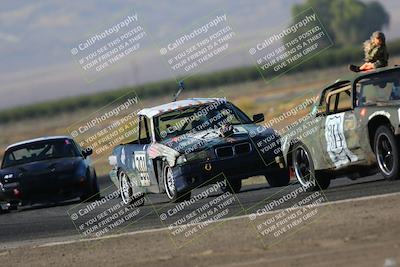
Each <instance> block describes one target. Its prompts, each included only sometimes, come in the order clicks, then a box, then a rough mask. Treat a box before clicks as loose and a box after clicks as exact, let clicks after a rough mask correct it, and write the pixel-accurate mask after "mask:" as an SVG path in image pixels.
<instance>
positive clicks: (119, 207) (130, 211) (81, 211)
mask: <svg viewBox="0 0 400 267" xmlns="http://www.w3.org/2000/svg"><path fill="white" fill-rule="evenodd" d="M132 183H134V182H133V181H132ZM136 188H137V187H136ZM121 193H122V190H120V189H115V187H114V186H109V187H107V188H105V189H104V190H102V191H101V196H102V197H97V198H96V197H93V198H92V199H88V200H86V201H84V202H81V203H79V204H78V205H75V206H74V207H72V208H71V209H69V210H68V212H67V213H68V216H69V217H70V219H71V221H72V223H73V224H74V225H75V228H76V230H77V231H78V232H79V233H80V235H81V237H83V238H94V237H101V236H104V235H107V234H111V233H117V232H119V231H121V230H123V229H124V228H125V227H127V226H128V225H130V224H132V223H135V222H137V221H139V220H140V219H142V218H143V217H145V216H147V215H149V212H148V211H145V210H143V207H142V206H143V204H144V202H145V201H146V199H147V196H146V195H145V194H144V193H143V192H140V191H137V192H135V193H134V194H132V195H131V196H130V198H131V199H130V200H129V203H127V202H126V199H125V201H124V199H122V198H121V197H120V195H121Z"/></svg>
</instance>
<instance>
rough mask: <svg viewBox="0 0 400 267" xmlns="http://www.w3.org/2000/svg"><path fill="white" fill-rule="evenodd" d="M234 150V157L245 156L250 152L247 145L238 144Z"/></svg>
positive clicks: (249, 147)
mask: <svg viewBox="0 0 400 267" xmlns="http://www.w3.org/2000/svg"><path fill="white" fill-rule="evenodd" d="M233 148H234V149H235V154H236V155H243V154H247V153H249V152H250V151H251V146H250V144H249V143H244V144H238V145H235V146H234V147H233Z"/></svg>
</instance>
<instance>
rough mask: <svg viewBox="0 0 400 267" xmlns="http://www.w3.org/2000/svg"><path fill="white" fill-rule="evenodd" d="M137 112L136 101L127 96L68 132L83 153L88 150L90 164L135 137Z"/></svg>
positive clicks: (132, 96) (139, 107)
mask: <svg viewBox="0 0 400 267" xmlns="http://www.w3.org/2000/svg"><path fill="white" fill-rule="evenodd" d="M140 109H141V104H140V100H139V97H138V96H137V94H136V93H135V92H129V93H128V94H125V95H123V96H121V97H119V98H118V99H116V100H114V101H113V102H112V103H110V104H108V105H106V106H105V107H103V108H101V109H99V110H97V111H96V112H94V113H92V114H91V115H89V116H88V117H86V118H85V119H83V120H81V121H78V122H76V123H74V124H73V125H70V126H69V127H68V128H67V132H68V133H69V135H71V136H72V137H73V138H74V140H75V141H76V142H77V143H78V144H79V145H80V146H81V148H82V149H91V150H92V151H93V160H97V159H99V158H100V157H101V156H102V155H105V154H108V153H109V152H110V151H111V149H112V148H113V147H115V146H116V145H119V144H121V143H123V142H125V141H128V140H133V139H135V138H136V137H137V135H138V129H139V127H138V125H139V119H138V115H137V113H138V112H139V111H140Z"/></svg>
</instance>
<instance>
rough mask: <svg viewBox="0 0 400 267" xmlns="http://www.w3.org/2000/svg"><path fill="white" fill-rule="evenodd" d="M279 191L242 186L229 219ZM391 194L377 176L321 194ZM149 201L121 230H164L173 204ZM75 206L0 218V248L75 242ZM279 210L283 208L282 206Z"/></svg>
mask: <svg viewBox="0 0 400 267" xmlns="http://www.w3.org/2000/svg"><path fill="white" fill-rule="evenodd" d="M100 181H101V184H100V186H101V188H105V187H107V186H109V185H110V183H109V182H108V179H107V178H106V177H101V178H100ZM298 187H299V184H297V183H296V182H294V181H292V183H291V185H289V187H288V189H289V190H294V189H296V188H298ZM281 191H282V188H270V187H269V186H268V184H260V185H253V186H245V187H243V188H242V191H241V193H239V194H237V197H238V199H239V200H240V205H238V204H236V205H233V206H232V207H231V209H236V210H233V212H231V214H232V216H237V215H241V214H243V213H242V211H243V208H244V209H247V208H249V207H252V206H254V205H256V204H257V203H259V202H260V201H262V200H264V199H265V198H266V197H268V196H273V197H272V198H273V199H275V198H276V199H278V198H279V197H281V195H282V193H281ZM394 192H400V181H395V182H388V181H385V180H383V179H382V178H381V176H380V175H374V176H369V177H365V178H361V179H359V180H355V181H352V180H349V179H336V180H333V181H332V183H331V186H330V187H329V189H327V190H325V191H324V194H325V196H326V199H327V200H328V201H337V200H345V199H351V198H357V197H363V196H373V195H381V194H386V193H394ZM194 193H196V192H194ZM219 195H220V193H217V194H213V195H212V196H211V197H208V198H207V199H202V200H201V201H200V203H197V206H193V207H188V208H186V209H185V210H184V211H183V212H184V213H186V214H189V213H190V212H192V211H193V209H195V208H196V207H198V206H199V205H201V204H202V203H201V202H205V201H210V199H212V198H216V197H217V196H219ZM149 198H150V200H151V202H152V203H153V205H150V204H149V203H146V204H145V206H144V207H143V208H141V209H142V212H143V213H145V214H147V216H145V217H143V218H142V219H141V220H140V222H138V223H133V224H130V225H129V226H128V227H126V228H124V229H123V231H124V232H127V231H128V232H132V231H137V230H144V229H155V228H161V227H164V226H163V224H162V223H161V222H160V219H159V217H158V215H157V214H156V213H155V212H154V209H155V208H156V209H157V207H160V206H164V205H167V206H168V205H170V206H173V204H168V200H167V198H166V197H165V196H164V195H150V196H149ZM115 201H116V200H115ZM78 203H79V202H77V201H69V202H66V203H63V204H61V205H41V206H34V207H24V208H20V210H18V211H15V212H11V213H9V214H2V215H0V244H1V247H2V248H7V247H16V246H20V245H25V244H40V243H46V242H50V241H64V240H71V239H78V238H79V237H80V235H79V233H78V231H77V230H76V228H75V226H74V224H73V223H72V221H71V219H70V217H69V216H68V214H67V211H68V210H69V209H70V208H71V207H73V206H74V205H77V204H78ZM291 204H292V203H290V201H289V202H288V203H285V205H286V206H287V207H289V206H290V205H291ZM111 205H112V203H108V205H107V206H104V207H101V208H102V209H107V208H108V207H109V206H111ZM281 208H285V206H282V207H281Z"/></svg>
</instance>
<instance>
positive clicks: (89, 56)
mask: <svg viewBox="0 0 400 267" xmlns="http://www.w3.org/2000/svg"><path fill="white" fill-rule="evenodd" d="M147 39H148V38H147V33H146V31H145V29H144V27H143V25H142V24H141V22H140V20H139V16H138V14H137V13H136V12H135V11H131V12H130V13H128V14H127V15H125V16H122V17H121V18H120V19H119V20H118V21H116V22H115V23H114V24H111V25H108V26H107V27H105V28H103V29H102V30H99V31H96V32H95V33H92V34H89V36H88V37H87V38H85V39H83V40H81V41H79V42H78V43H76V44H75V45H74V46H73V47H72V48H71V51H70V53H71V55H72V57H73V58H74V59H75V61H76V62H77V64H78V65H79V67H80V68H81V70H82V72H83V75H84V77H85V78H86V80H87V81H88V82H92V81H94V80H96V79H97V78H98V77H100V76H101V75H103V73H104V72H105V71H107V70H109V69H111V67H113V66H115V65H117V63H119V62H121V61H122V60H123V59H126V58H127V57H130V56H132V55H134V54H137V53H138V51H140V50H141V49H143V47H145V46H146V45H145V42H146V41H147Z"/></svg>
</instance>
